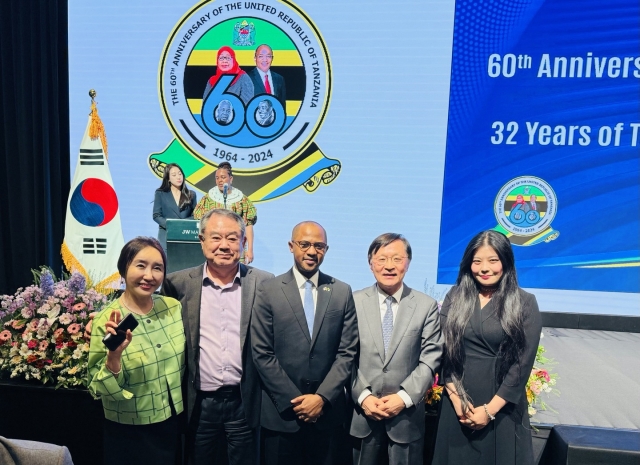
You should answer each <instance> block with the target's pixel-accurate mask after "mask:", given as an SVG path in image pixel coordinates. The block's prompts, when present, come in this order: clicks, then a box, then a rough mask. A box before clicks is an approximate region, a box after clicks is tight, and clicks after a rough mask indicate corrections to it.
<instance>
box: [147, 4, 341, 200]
mask: <svg viewBox="0 0 640 465" xmlns="http://www.w3.org/2000/svg"><path fill="white" fill-rule="evenodd" d="M159 90H160V92H159V93H160V102H161V104H162V109H163V112H164V115H165V118H166V121H167V123H168V125H169V127H170V128H171V131H172V132H173V134H174V135H175V139H174V140H173V141H171V142H170V143H169V145H168V146H167V147H166V148H165V150H164V151H162V152H161V153H154V154H151V155H150V157H149V166H150V167H151V169H152V171H153V172H154V173H155V174H156V175H157V176H162V173H163V170H164V166H165V165H166V164H168V163H178V164H179V165H180V166H181V167H182V169H183V170H184V172H185V176H186V178H187V181H188V182H189V184H191V185H193V186H194V187H196V188H197V189H199V190H200V191H203V192H207V191H208V190H209V189H211V188H212V187H214V186H215V169H216V167H217V165H218V164H219V163H221V162H223V161H228V162H230V163H231V164H232V166H233V169H234V185H237V186H238V187H239V188H240V189H241V190H242V191H243V192H244V193H245V194H246V195H247V196H248V197H249V198H250V199H251V200H253V201H257V202H259V201H263V200H269V199H273V198H276V197H279V196H282V195H284V194H287V193H289V192H291V191H292V190H294V189H296V188H298V187H300V186H304V188H305V189H307V191H310V192H311V191H314V190H315V189H317V187H318V186H319V185H320V184H328V183H330V182H332V181H333V180H334V179H335V178H336V176H337V175H338V174H339V172H340V162H339V161H338V160H333V159H330V158H327V157H326V156H325V155H324V154H323V153H322V152H321V151H320V149H319V147H318V146H317V145H316V144H315V142H314V141H313V139H314V137H315V135H316V134H317V132H318V130H319V129H320V127H321V126H322V122H323V120H324V118H325V116H326V113H327V109H328V107H329V100H330V97H331V66H330V63H329V55H328V52H327V49H326V46H325V44H324V42H323V40H322V37H321V35H320V33H319V31H318V30H317V28H316V27H315V25H314V24H313V23H312V22H311V20H310V19H309V18H308V17H307V16H306V15H305V14H304V12H303V11H302V10H300V9H299V8H298V7H297V6H296V5H295V4H293V3H290V2H285V1H282V2H278V1H271V2H270V1H266V2H262V3H257V2H229V1H226V2H225V1H207V2H203V3H201V4H199V5H197V6H196V7H194V8H193V9H192V10H191V11H190V12H188V13H187V14H186V15H185V16H184V17H183V18H182V19H181V20H180V21H179V22H178V24H177V25H176V26H175V28H174V29H173V31H172V33H171V35H170V36H169V38H168V40H167V43H166V45H165V47H164V51H163V55H162V60H161V63H160V70H159Z"/></svg>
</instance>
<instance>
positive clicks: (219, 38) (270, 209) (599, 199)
mask: <svg viewBox="0 0 640 465" xmlns="http://www.w3.org/2000/svg"><path fill="white" fill-rule="evenodd" d="M636 3H637V2H636ZM637 18H638V6H637V4H636V5H634V4H633V2H632V1H631V0H628V1H627V2H626V3H624V2H623V3H615V2H614V3H610V2H601V3H596V2H588V1H587V2H580V6H579V8H577V7H575V6H574V7H573V8H572V7H571V5H570V3H568V2H564V1H557V0H556V1H554V2H549V3H541V2H538V1H533V2H528V3H526V4H525V3H517V4H516V2H504V1H496V2H482V3H481V2H473V1H469V2H458V3H457V4H456V2H455V1H454V0H432V1H428V2H426V1H424V0H410V1H405V2H400V3H398V2H395V3H394V2H390V1H388V0H385V1H383V0H352V1H348V2H344V1H337V0H326V1H319V0H296V1H295V2H290V1H284V0H282V1H277V0H263V1H261V2H251V1H230V0H215V1H204V2H198V3H196V2H194V1H193V0H175V1H172V2H157V1H151V0H138V1H135V2H131V1H125V0H111V1H109V2H104V1H99V0H70V2H69V23H70V30H69V60H70V93H71V102H70V103H71V115H70V118H71V143H72V147H73V146H75V147H79V145H80V141H81V139H82V133H83V131H84V127H85V124H86V118H87V113H88V111H89V97H88V96H87V93H88V91H89V89H92V88H93V89H96V90H97V92H98V96H97V101H98V105H99V106H98V108H99V111H100V116H101V118H102V120H103V122H104V125H105V128H106V132H107V137H108V141H109V168H110V171H111V175H112V177H113V184H114V188H115V191H116V193H117V195H118V200H119V205H120V215H121V221H122V227H123V234H124V238H125V240H128V239H131V238H132V237H134V236H137V235H149V236H155V235H156V234H157V231H158V228H157V225H156V223H154V222H153V220H152V206H153V203H152V202H153V198H154V191H155V189H156V188H158V187H159V186H160V178H159V176H160V175H161V173H162V170H163V167H164V165H165V164H167V163H170V162H177V163H179V164H180V165H181V167H182V168H183V170H184V171H185V174H186V176H187V182H188V183H189V185H190V187H191V188H193V189H194V190H196V192H197V194H198V197H201V196H202V195H203V194H204V193H205V192H207V191H208V190H209V189H211V188H213V187H214V186H213V172H214V170H215V167H216V166H217V165H218V163H220V162H221V161H223V160H229V161H230V162H231V164H232V165H233V167H234V183H233V184H234V186H235V187H236V188H239V189H240V190H242V191H243V192H244V193H245V194H247V195H248V196H249V197H250V198H251V199H252V200H253V201H254V203H255V205H256V207H257V210H258V222H257V224H256V225H255V246H254V252H255V261H254V265H255V266H257V267H259V268H262V269H265V270H269V271H272V272H274V273H276V274H278V273H282V272H284V271H286V270H287V269H288V268H289V267H290V266H291V263H292V258H291V254H290V253H289V250H288V247H287V241H288V239H289V237H290V233H291V228H292V227H293V226H294V225H295V224H296V223H298V222H299V221H302V220H306V219H312V220H316V221H318V222H320V223H321V224H323V225H324V226H325V227H326V229H327V232H328V239H329V245H330V249H329V251H328V253H327V256H326V259H325V263H324V264H323V269H324V271H326V272H328V273H330V274H332V275H334V276H335V277H337V278H339V279H342V280H343V281H346V282H348V283H349V284H351V285H352V287H353V288H354V289H360V288H363V287H365V286H367V285H370V284H371V283H372V281H373V278H372V276H371V271H370V270H369V267H368V264H367V259H366V252H367V247H368V246H369V243H370V242H371V240H372V239H373V238H374V237H376V236H377V235H378V234H381V233H384V232H388V231H396V232H401V233H403V234H404V235H405V236H406V237H407V238H408V239H409V240H410V242H411V244H412V246H413V261H412V263H411V268H410V271H409V273H408V275H407V279H406V282H407V284H408V285H409V286H411V287H414V288H416V289H418V290H422V291H424V290H426V291H427V292H429V293H431V294H435V295H436V297H439V298H442V296H443V293H444V292H445V291H446V290H447V289H448V288H449V287H450V285H451V284H452V283H453V281H454V280H455V268H456V266H457V263H458V261H459V259H460V257H461V255H462V252H463V249H464V246H465V245H466V243H467V241H468V240H469V238H470V237H472V236H473V235H474V234H475V233H477V232H478V231H480V230H482V229H486V228H494V227H497V228H499V229H500V230H502V231H504V232H507V233H509V234H510V235H511V238H512V240H513V241H514V243H517V244H519V245H517V246H516V247H515V248H516V257H517V260H518V267H519V270H520V274H521V280H522V284H523V285H524V286H526V287H528V288H532V290H533V292H535V294H536V296H537V297H538V300H539V302H540V306H541V308H542V309H543V310H547V311H575V312H587V313H618V314H636V315H638V314H640V294H639V293H638V236H639V231H638V146H637V137H636V140H635V142H634V140H633V137H634V136H633V135H634V134H636V136H637V130H636V133H634V132H633V131H634V129H633V128H634V126H632V125H633V124H634V123H638V119H639V117H638V82H639V80H638V72H639V68H638V59H637V56H638V33H639V29H640V28H639V25H638V22H637ZM454 26H455V35H454ZM265 43H266V44H268V45H269V46H270V49H271V53H263V54H266V55H271V56H272V57H271V58H269V59H271V60H272V63H271V66H272V67H271V69H272V72H273V73H277V74H278V75H279V76H281V77H282V80H279V81H278V82H275V81H274V89H272V90H273V91H274V94H275V95H273V96H267V95H265V94H264V93H263V91H262V86H263V83H261V82H260V81H259V80H257V78H256V73H255V72H254V69H255V68H256V66H257V63H256V60H255V58H254V56H255V52H256V49H257V48H258V46H259V45H260V44H265ZM224 47H228V49H227V48H224ZM225 50H226V51H227V52H228V53H230V54H231V53H233V54H234V55H235V57H236V60H237V63H238V65H239V68H240V69H242V70H243V71H245V72H247V73H248V76H250V77H253V79H252V80H251V83H252V86H248V81H247V80H246V79H244V78H242V82H240V80H238V81H237V82H236V80H235V78H233V79H229V78H228V77H224V76H222V77H219V78H218V77H215V76H216V75H217V54H218V53H222V52H223V51H225ZM263 51H264V50H263ZM545 56H548V59H547V61H545V62H543V59H544V57H545ZM559 57H566V59H567V68H566V71H565V74H566V76H567V77H560V76H561V75H562V73H563V71H562V69H561V68H560V66H561V65H562V60H560V61H559V62H558V64H556V59H557V58H559ZM267 58H268V57H267ZM572 58H575V59H576V60H577V58H580V59H582V62H581V65H580V67H581V72H582V77H579V78H578V77H568V76H569V75H570V73H571V69H572V68H571V66H573V73H574V75H575V74H576V73H577V72H578V70H577V68H576V67H577V66H578V65H577V64H575V63H574V64H573V65H572V64H571V63H572V61H571V60H572ZM605 58H606V62H605V61H604V60H605ZM574 61H575V60H574ZM543 63H548V66H547V65H544V66H542V64H543ZM541 66H542V68H541ZM540 73H542V74H541V77H538V74H540ZM554 73H559V74H558V75H557V77H554ZM587 73H590V74H589V75H588V77H587ZM600 75H601V76H602V77H597V76H600ZM234 86H236V88H242V89H244V90H245V91H246V90H247V88H248V87H251V88H253V92H239V91H236V92H235V93H234V92H231V88H232V87H234ZM450 89H451V92H450ZM225 100H226V102H223V101H225ZM527 122H528V123H529V124H530V127H528V126H527ZM618 123H621V124H622V127H621V129H617V128H618V127H619V126H617V125H618ZM515 124H517V130H516V126H515ZM560 126H563V127H565V131H566V132H565V133H564V134H562V133H561V131H562V129H558V127H560ZM572 126H577V128H573V129H572ZM585 127H588V128H589V131H587V130H586V129H585ZM603 127H608V128H609V130H607V129H601V128H603ZM447 131H448V132H447ZM447 134H448V136H447ZM587 140H588V143H587V142H586V141H587ZM560 143H564V145H559V144H560ZM634 143H635V144H636V145H633V144H634ZM445 154H446V157H445ZM75 156H77V155H75ZM445 158H446V170H445ZM71 164H72V167H75V164H76V159H75V158H74V156H73V155H72V163H71ZM518 196H521V197H518ZM545 241H548V242H545ZM535 242H539V243H535ZM534 243H535V245H529V244H534ZM622 265H624V267H623V266H622ZM634 278H635V282H634Z"/></svg>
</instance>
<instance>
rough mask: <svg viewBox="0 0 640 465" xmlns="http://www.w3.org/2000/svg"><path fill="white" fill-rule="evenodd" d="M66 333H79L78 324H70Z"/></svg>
mask: <svg viewBox="0 0 640 465" xmlns="http://www.w3.org/2000/svg"><path fill="white" fill-rule="evenodd" d="M67 331H68V332H69V334H76V333H77V332H78V331H80V325H79V324H78V323H72V324H70V325H69V327H68V328H67Z"/></svg>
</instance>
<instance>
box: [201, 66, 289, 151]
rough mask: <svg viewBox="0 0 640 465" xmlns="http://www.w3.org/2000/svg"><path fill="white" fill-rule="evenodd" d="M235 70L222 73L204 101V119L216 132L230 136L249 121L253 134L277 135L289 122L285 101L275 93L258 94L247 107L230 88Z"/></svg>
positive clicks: (248, 125) (267, 136) (265, 136)
mask: <svg viewBox="0 0 640 465" xmlns="http://www.w3.org/2000/svg"><path fill="white" fill-rule="evenodd" d="M234 78H235V75H234V74H225V75H224V76H222V77H220V79H219V80H218V82H217V83H216V85H215V87H214V88H213V89H212V90H211V92H210V93H209V95H207V97H206V98H205V100H204V103H203V104H202V122H203V124H204V126H205V128H206V129H207V130H208V131H209V132H210V133H211V134H213V135H214V136H218V137H229V136H233V135H235V134H237V133H238V132H240V131H241V130H242V129H243V128H244V127H245V125H246V127H247V128H248V129H249V131H251V133H252V134H254V135H256V136H258V137H261V138H265V139H266V138H269V137H273V136H275V135H276V134H278V132H280V131H281V130H282V128H283V126H284V124H285V122H286V113H285V110H284V108H283V106H282V103H280V101H279V100H278V99H277V98H275V97H274V96H273V95H266V94H263V95H256V96H255V97H253V98H252V99H251V100H250V101H249V103H248V104H247V106H246V107H245V105H244V103H243V102H242V100H240V99H239V98H238V97H237V96H236V95H235V94H232V93H230V92H227V89H228V88H229V86H230V84H231V82H232V81H233V79H234Z"/></svg>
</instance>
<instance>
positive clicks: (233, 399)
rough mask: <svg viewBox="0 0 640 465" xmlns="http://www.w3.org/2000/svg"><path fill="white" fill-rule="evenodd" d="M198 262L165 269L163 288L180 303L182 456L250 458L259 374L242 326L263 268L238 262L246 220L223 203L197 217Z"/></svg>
mask: <svg viewBox="0 0 640 465" xmlns="http://www.w3.org/2000/svg"><path fill="white" fill-rule="evenodd" d="M200 241H201V245H202V251H203V253H204V256H205V258H206V263H205V264H204V265H200V266H197V267H195V268H190V269H187V270H183V271H178V272H175V273H171V274H169V275H168V276H167V278H166V281H165V282H164V284H163V293H164V294H165V295H167V296H169V297H173V298H175V299H178V300H179V301H180V303H181V304H182V319H183V323H184V330H185V336H186V339H187V381H186V382H185V383H184V385H183V388H185V390H186V392H187V395H186V400H187V403H186V405H187V417H188V432H187V455H188V462H189V464H196V465H200V464H207V465H210V464H218V463H225V462H226V460H225V457H224V454H225V452H228V463H229V464H230V465H245V464H246V465H254V464H256V463H257V457H258V427H259V420H260V403H261V399H260V387H259V377H258V374H257V372H256V370H255V366H254V364H253V361H252V359H251V342H250V339H251V338H250V336H249V334H248V330H249V325H250V321H251V318H252V311H251V309H252V307H253V304H254V299H255V290H256V287H257V285H258V284H259V283H260V282H262V281H264V280H266V279H269V278H272V277H273V275H272V274H271V273H267V272H264V271H261V270H258V269H256V268H252V267H250V266H245V265H244V264H242V263H240V254H241V252H242V250H243V248H244V243H245V241H246V237H245V224H244V221H243V220H242V218H241V217H240V216H238V215H237V214H235V213H234V212H232V211H230V210H211V211H209V212H207V213H206V214H205V215H204V217H203V218H202V219H201V220H200Z"/></svg>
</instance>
